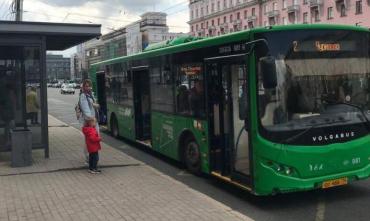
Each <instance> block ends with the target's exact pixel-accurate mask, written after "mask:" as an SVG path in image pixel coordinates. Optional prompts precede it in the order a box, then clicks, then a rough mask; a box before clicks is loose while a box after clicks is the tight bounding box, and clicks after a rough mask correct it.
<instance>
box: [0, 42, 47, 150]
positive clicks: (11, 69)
mask: <svg viewBox="0 0 370 221" xmlns="http://www.w3.org/2000/svg"><path fill="white" fill-rule="evenodd" d="M40 79H41V69H40V48H39V47H20V46H0V95H1V96H0V149H2V150H7V149H9V148H10V131H11V130H14V129H30V130H31V131H32V144H33V145H34V146H41V144H42V133H41V123H42V122H41V109H42V108H41V103H40V93H41V92H40V91H41V81H40Z"/></svg>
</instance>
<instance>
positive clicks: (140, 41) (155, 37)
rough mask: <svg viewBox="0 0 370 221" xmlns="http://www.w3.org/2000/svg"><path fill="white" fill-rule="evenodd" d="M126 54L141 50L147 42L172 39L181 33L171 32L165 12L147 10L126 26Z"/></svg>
mask: <svg viewBox="0 0 370 221" xmlns="http://www.w3.org/2000/svg"><path fill="white" fill-rule="evenodd" d="M126 30H127V33H126V37H127V55H132V54H136V53H139V52H141V51H143V50H144V49H145V48H146V47H147V46H148V45H149V44H153V43H158V42H161V41H166V40H170V39H173V38H175V37H177V36H181V35H183V33H171V32H169V28H168V26H167V14H166V13H161V12H147V13H144V14H143V15H141V20H139V21H137V22H134V23H132V24H130V25H128V26H126Z"/></svg>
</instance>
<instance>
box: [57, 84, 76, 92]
mask: <svg viewBox="0 0 370 221" xmlns="http://www.w3.org/2000/svg"><path fill="white" fill-rule="evenodd" d="M60 93H61V94H75V88H74V87H73V85H71V84H65V85H63V87H62V88H61V89H60Z"/></svg>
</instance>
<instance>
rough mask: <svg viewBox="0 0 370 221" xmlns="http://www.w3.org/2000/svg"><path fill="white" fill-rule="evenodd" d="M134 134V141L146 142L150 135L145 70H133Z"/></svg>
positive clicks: (148, 99)
mask: <svg viewBox="0 0 370 221" xmlns="http://www.w3.org/2000/svg"><path fill="white" fill-rule="evenodd" d="M132 76H133V85H134V90H133V91H134V109H135V134H136V139H137V140H140V141H148V140H150V138H151V133H150V128H151V126H150V122H151V120H150V113H151V112H150V97H149V96H150V94H149V93H150V88H149V87H150V84H149V71H148V69H147V68H138V69H135V68H133V71H132Z"/></svg>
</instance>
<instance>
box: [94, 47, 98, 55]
mask: <svg viewBox="0 0 370 221" xmlns="http://www.w3.org/2000/svg"><path fill="white" fill-rule="evenodd" d="M94 55H95V56H97V55H99V49H97V48H94Z"/></svg>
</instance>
